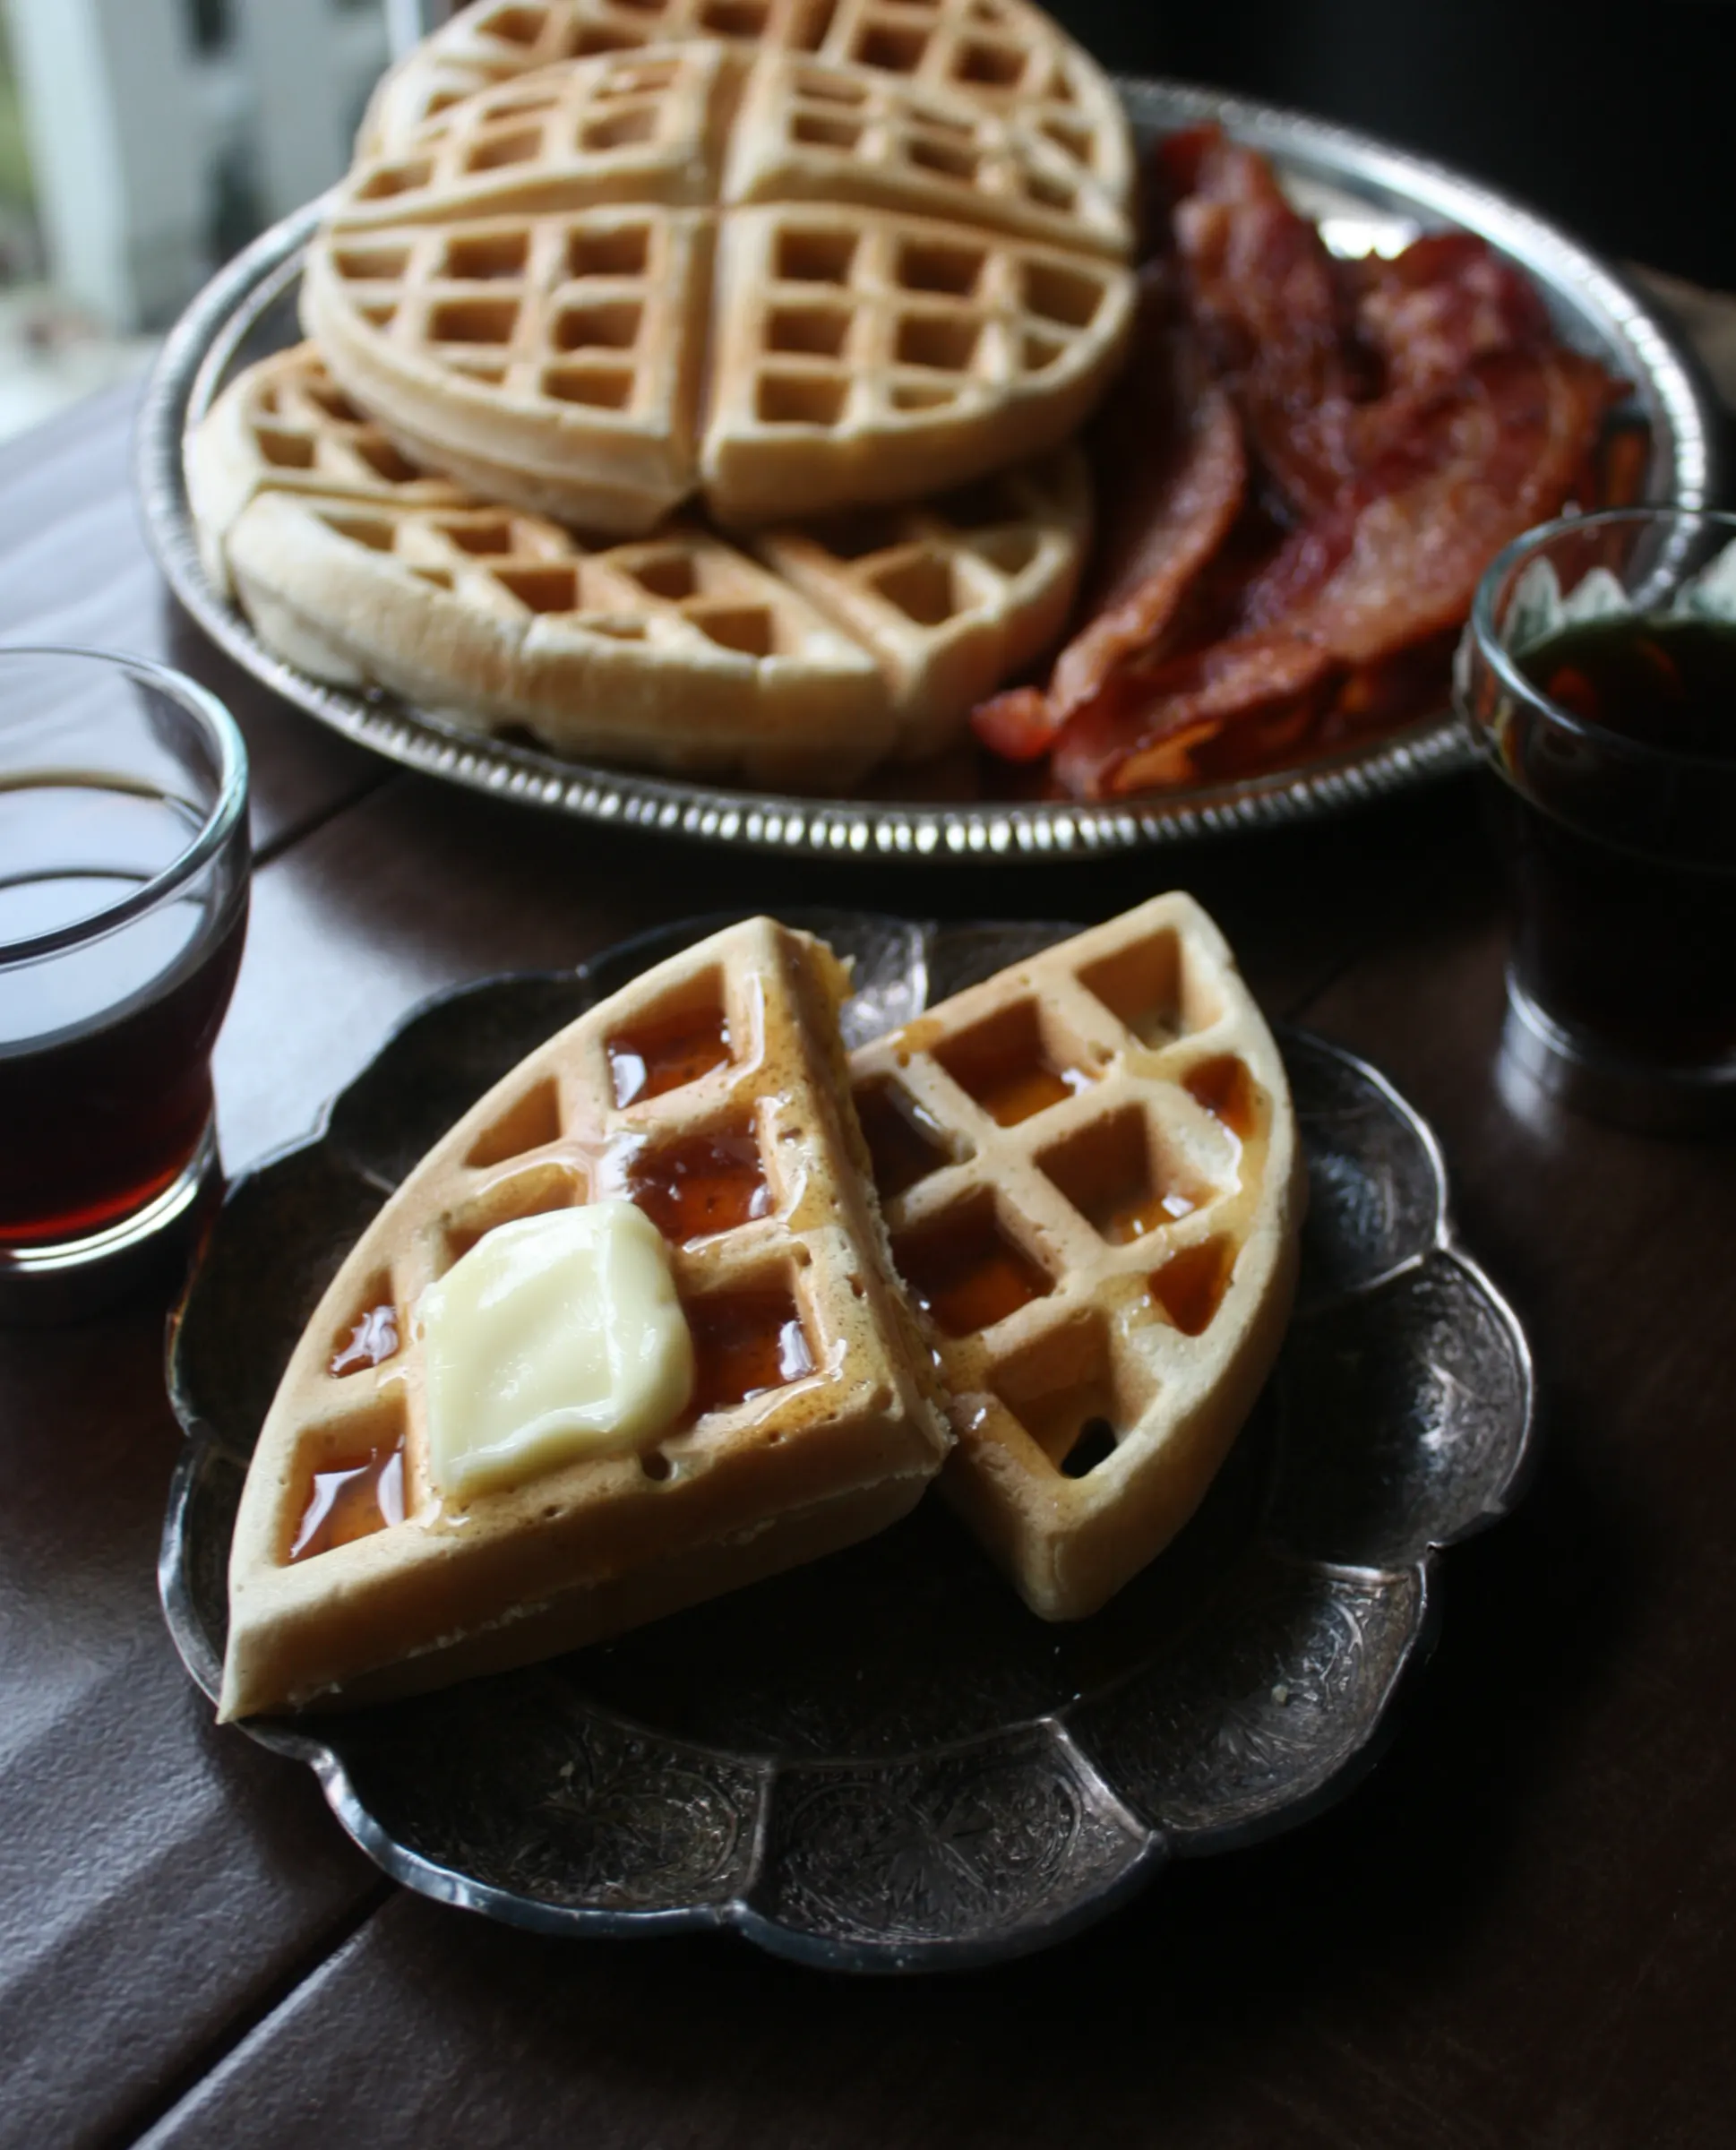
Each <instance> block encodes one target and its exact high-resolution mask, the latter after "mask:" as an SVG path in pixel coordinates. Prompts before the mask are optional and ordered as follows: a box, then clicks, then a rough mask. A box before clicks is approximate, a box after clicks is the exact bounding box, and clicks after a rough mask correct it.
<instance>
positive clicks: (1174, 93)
mask: <svg viewBox="0 0 1736 2150" xmlns="http://www.w3.org/2000/svg"><path fill="white" fill-rule="evenodd" d="M1117 86H1118V88H1119V89H1120V90H1121V92H1122V97H1123V99H1124V100H1125V102H1126V104H1127V107H1128V109H1129V112H1130V115H1131V117H1132V119H1133V122H1134V125H1135V128H1136V131H1137V132H1138V133H1139V134H1140V135H1141V136H1152V135H1157V134H1161V133H1165V132H1168V131H1170V130H1173V129H1174V128H1176V127H1179V126H1186V125H1194V124H1197V123H1199V122H1201V121H1205V120H1216V121H1218V122H1220V123H1221V124H1222V125H1224V126H1225V128H1226V129H1227V131H1228V132H1229V133H1232V134H1233V135H1234V136H1235V137H1236V138H1237V139H1238V140H1241V141H1245V142H1249V143H1250V144H1251V145H1252V146H1253V147H1254V148H1256V149H1259V150H1262V151H1263V152H1265V153H1267V154H1268V155H1270V156H1271V157H1272V158H1273V159H1275V161H1276V164H1277V166H1278V168H1279V170H1280V172H1281V175H1282V176H1283V177H1284V179H1285V184H1286V186H1287V187H1288V188H1289V189H1290V191H1291V192H1292V193H1293V195H1294V196H1295V198H1296V199H1297V201H1298V202H1299V203H1300V205H1301V206H1302V207H1303V208H1304V209H1305V210H1306V211H1308V213H1310V214H1311V215H1317V216H1320V217H1322V218H1323V219H1325V220H1326V224H1327V228H1328V237H1329V238H1331V237H1332V236H1334V235H1335V233H1336V236H1337V242H1338V244H1339V245H1341V246H1342V247H1343V249H1344V250H1345V251H1349V252H1361V251H1366V250H1367V249H1368V247H1369V246H1371V245H1397V244H1402V243H1403V240H1404V239H1405V237H1408V236H1414V234H1415V233H1416V232H1417V231H1419V230H1422V229H1428V228H1438V227H1440V226H1442V225H1459V226H1463V227H1464V228H1467V229H1469V230H1472V231H1474V232H1478V233H1480V234H1482V236H1484V237H1486V238H1488V239H1490V240H1491V241H1492V242H1493V243H1494V244H1495V245H1499V246H1500V247H1502V248H1503V249H1504V250H1505V251H1506V252H1508V254H1511V255H1512V256H1513V257H1514V258H1515V259H1516V260H1517V261H1518V262H1519V263H1520V264H1521V266H1522V267H1524V268H1525V270H1526V271H1528V272H1529V273H1530V274H1531V275H1532V276H1533V277H1534V279H1535V280H1536V281H1537V283H1538V286H1539V288H1540V289H1541V290H1542V292H1543V297H1544V298H1545V300H1546V301H1547V303H1548V304H1549V305H1550V307H1551V312H1552V313H1553V314H1554V315H1555V318H1556V322H1557V325H1558V328H1559V330H1560V332H1561V333H1562V334H1563V336H1564V337H1565V338H1566V339H1567V340H1569V341H1571V342H1573V343H1575V344H1577V345H1578V346H1579V347H1581V348H1585V349H1586V350H1588V351H1590V352H1591V353H1593V355H1594V356H1596V357H1600V358H1601V359H1603V362H1604V363H1605V364H1607V365H1609V366H1611V368H1612V369H1613V370H1615V371H1617V372H1618V373H1620V374H1621V375H1622V376H1623V377H1625V378H1626V379H1628V380H1629V381H1630V382H1631V383H1633V390H1634V396H1633V401H1634V403H1635V405H1636V406H1637V409H1639V411H1640V412H1641V413H1642V414H1643V415H1644V416H1645V417H1646V419H1647V420H1648V422H1649V424H1650V426H1651V427H1652V438H1653V447H1652V464H1651V468H1650V470H1649V471H1648V474H1647V484H1646V496H1647V497H1648V498H1649V499H1653V500H1657V501H1662V502H1666V503H1673V504H1675V505H1678V506H1682V507H1695V506H1699V505H1702V504H1704V503H1705V502H1706V500H1708V499H1710V498H1711V497H1713V495H1714V491H1715V482H1716V477H1717V472H1716V452H1715V443H1716V442H1717V439H1718V433H1717V424H1716V420H1715V417H1714V415H1713V405H1712V401H1711V398H1710V394H1709V391H1707V390H1706V388H1705V387H1704V385H1703V383H1701V381H1700V379H1699V376H1698V373H1697V367H1696V366H1694V364H1693V363H1692V361H1691V360H1689V358H1687V357H1684V355H1683V353H1682V351H1681V349H1680V346H1679V345H1678V343H1677V341H1676V340H1675V339H1674V338H1673V337H1672V335H1671V334H1670V332H1669V331H1667V330H1666V329H1665V328H1664V327H1663V324H1662V323H1660V322H1659V321H1658V319H1657V318H1656V317H1655V315H1654V314H1653V313H1652V312H1651V311H1650V309H1649V308H1648V307H1647V306H1646V304H1645V302H1644V301H1643V300H1642V299H1641V298H1640V297H1639V296H1638V295H1637V293H1636V292H1635V291H1634V290H1633V288H1631V287H1630V286H1629V285H1628V284H1627V283H1625V282H1624V281H1623V280H1621V279H1620V277H1619V276H1617V275H1616V274H1615V273H1614V272H1613V271H1611V270H1610V269H1608V268H1607V267H1606V266H1604V265H1603V263H1602V262H1599V261H1598V260H1597V259H1596V257H1595V256H1594V255H1593V254H1590V253H1588V252H1587V251H1586V249H1584V248H1583V247H1581V246H1579V245H1577V244H1576V243H1575V242H1574V241H1573V240H1572V239H1571V238H1569V237H1568V236H1567V235H1566V234H1565V233H1563V232H1562V231H1560V229H1559V228H1557V227H1556V226H1554V225H1553V224H1551V223H1550V222H1549V221H1547V220H1546V219H1543V218H1542V217H1540V216H1538V215H1536V214H1535V213H1534V212H1533V211H1530V210H1527V209H1525V208H1524V207H1522V206H1521V205H1519V204H1518V203H1517V202H1513V201H1511V200H1510V199H1509V198H1508V197H1507V196H1506V195H1504V194H1502V193H1498V192H1497V191H1495V190H1494V189H1492V188H1490V187H1487V186H1484V185H1482V184H1481V183H1480V182H1478V181H1475V180H1473V179H1470V178H1468V177H1466V176H1464V175H1462V174H1460V173H1457V172H1455V171H1453V170H1451V169H1449V168H1448V167H1446V166H1444V165H1440V164H1437V163H1434V162H1432V161H1431V160H1429V159H1424V158H1421V157H1416V156H1413V155H1412V154H1410V153H1409V152H1407V151H1405V150H1399V149H1397V148H1395V147H1393V146H1391V145H1389V144H1388V143H1385V142H1380V141H1379V140H1377V139H1376V138H1374V137H1372V136H1371V135H1367V134H1364V133H1361V132H1360V131H1358V130H1356V129H1354V128H1350V127H1345V126H1340V125H1335V124H1333V123H1330V122H1328V121H1325V120H1320V119H1316V118H1313V117H1311V116H1309V115H1307V114H1304V113H1300V112H1295V111H1293V110H1290V109H1287V108H1285V107H1277V106H1271V105H1265V104H1259V103H1255V102H1252V101H1250V100H1248V99H1242V98H1236V97H1231V96H1229V95H1227V94H1225V93H1224V92H1223V91H1220V90H1212V89H1207V88H1204V87H1201V86H1199V85H1195V84H1190V83H1184V82H1169V81H1151V80H1144V79H1135V78H1125V77H1124V78H1121V79H1120V80H1119V81H1118V85H1117ZM321 207H322V204H321V203H320V202H312V203H309V204H308V205H307V206H306V207H305V208H304V209H302V210H300V211H296V213H295V214H293V215H292V216H290V217H288V218H286V219H284V220H283V221H282V222H281V223H279V224H278V225H276V226H274V227H273V228H271V230H270V231H267V232H266V233H264V234H263V235H262V237H260V238H259V239H258V240H257V241H255V242H254V245H252V246H250V247H249V248H248V249H247V250H246V251H245V253H244V254H240V255H239V256H237V257H236V260H235V261H234V262H231V263H229V264H228V267H227V268H225V269H224V270H222V271H220V272H219V274H218V275H217V276H216V277H215V278H214V279H213V280H212V281H211V283H210V284H209V285H207V287H206V288H205V289H204V290H203V291H202V293H201V295H200V296H199V297H198V298H196V299H195V300H194V301H193V305H191V306H190V307H189V309H188V310H187V312H186V313H185V314H184V315H183V317H182V319H181V321H180V323H178V324H177V326H176V329H175V330H174V331H173V332H172V333H171V335H170V336H169V338H168V342H167V343H166V345H165V347H164V349H163V351H162V354H161V356H160V357H159V362H158V364H157V366H156V368H155V370H154V372H153V374H152V375H151V378H150V383H149V385H148V387H147V389H146V391H145V397H144V401H143V405H142V410H141V414H140V420H139V428H138V435H137V448H136V456H135V476H136V484H137V489H138V493H139V497H140V502H141V505H142V512H143V516H144V521H145V528H146V532H147V535H148V537H149V538H150V543H151V546H152V549H153V550H154V552H155V554H156V556H157V559H158V562H159V564H160V566H161V568H162V571H163V572H164V574H165V576H166V577H167V579H168V582H169V585H170V587H171V589H173V590H174V593H175V595H176V598H178V599H179V600H180V602H181V604H182V605H183V606H185V609H186V610H187V611H188V612H189V613H190V614H191V615H192V616H193V619H194V620H195V621H196V622H197V623H198V624H199V625H200V626H201V627H202V629H203V631H204V632H205V633H206V634H207V635H208V636H209V637H210V638H211V641H214V642H215V643H216V644H217V645H218V646H219V649H222V650H224V651H225V652H226V654H227V655H228V656H229V657H231V658H234V659H235V661H236V663H237V664H239V665H240V666H241V667H243V669H244V670H245V671H246V672H248V673H249V674H250V675H252V676H253V677H254V679H256V680H258V681H259V682H260V683H261V684H263V685H264V686H266V687H268V688H270V689H271V691H272V692H275V693H277V694H279V695H281V696H282V697H283V698H284V699H285V700H286V701H289V702H291V703H292V704H294V705H295V707H296V708H297V709H299V710H302V711H304V712H305V714H306V715H308V716H310V717H313V718H316V719H317V720H318V721H319V722H320V723H322V724H324V725H326V726H328V727H330V728H331V729H332V730H334V731H337V732H339V733H341V734H342V735H344V736H346V737H348V738H349V739H352V740H354V741H356V742H357V744H361V745H363V746H365V747H368V748H370V749H371V750H372V751H374V753H379V754H382V755H384V756H385V757H386V758H387V759H389V760H391V761H395V762H398V763H400V764H401V765H402V766H404V767H406V768H409V769H413V770H419V771H420V772H422V773H423V774H425V775H429V776H433V777H436V778H440V779H442V780H443V781H445V782H449V783H452V784H456V785H459V786H460V787H464V788H466V789H468V790H472V791H477V792H482V793H486V794H488V795H491V796H497V797H503V798H511V799H516V800H519V801H520V802H522V803H524V804H529V805H532V806H537V807H539V808H542V809H543V810H545V811H547V812H552V813H562V814H565V815H568V816H571V817H572V818H575V819H578V820H580V821H590V822H596V823H602V824H605V825H609V826H614V827H622V828H637V829H640V830H649V831H656V832H662V833H665V834H669V835H675V836H679V837H683V838H686V839H693V840H697V841H700V842H704V843H708V844H717V845H723V846H726V847H736V848H743V849H749V850H756V851H764V852H772V853H783V854H787V855H793V856H804V857H844V858H850V857H855V858H873V859H875V860H878V861H881V862H884V863H888V864H913V865H920V864H996V863H1002V862H1004V861H1006V860H1007V859H1009V858H1018V859H1019V860H1021V861H1037V860H1076V859H1080V858H1090V857H1102V856H1110V855H1113V854H1118V853H1123V852H1129V851H1141V850H1148V849H1152V848H1154V847H1159V846H1162V845H1165V844H1172V843H1176V842H1180V841H1183V840H1185V839H1191V838H1194V837H1199V836H1208V835H1225V834H1228V833H1231V832H1233V831H1235V830H1244V829H1250V828H1269V827H1280V826H1284V825H1286V824H1289V823H1292V822H1296V821H1312V820H1316V819H1319V818H1321V817H1323V816H1328V815H1331V814H1335V813H1341V812H1343V811H1345V810H1346V809H1347V808H1350V807H1353V806H1355V805H1357V804H1362V803H1363V802H1366V801H1369V800H1372V799H1376V798H1379V797H1383V796H1388V795H1389V794H1393V793H1397V792H1404V791H1409V790H1412V789H1414V788H1415V787H1418V786H1420V785H1424V784H1428V783H1431V782H1433V781H1435V780H1436V779H1438V778H1441V777H1445V776H1448V775H1451V774H1452V773H1454V772H1455V771H1457V770H1464V769H1465V768H1468V767H1469V766H1470V765H1471V763H1472V761H1473V760H1474V748H1473V746H1472V745H1471V743H1470V741H1469V738H1468V736H1467V735H1466V734H1465V731H1464V729H1463V727H1461V726H1460V724H1459V722H1458V720H1457V718H1455V717H1454V716H1453V715H1452V714H1451V713H1450V712H1441V713H1440V714H1439V715H1436V716H1433V717H1429V718H1423V719H1422V720H1421V721H1419V722H1417V723H1415V724H1413V725H1411V726H1408V727H1405V728H1404V729H1403V730H1401V731H1399V732H1397V733H1394V734H1391V735H1386V736H1383V737H1380V738H1378V739H1376V740H1373V741H1371V742H1366V743H1363V744H1361V745H1358V746H1356V747H1354V748H1351V749H1348V750H1346V751H1345V752H1343V753H1339V754H1336V755H1333V756H1328V757H1325V758H1322V759H1320V760H1318V761H1312V762H1311V763H1309V764H1308V765H1306V766H1305V767H1302V768H1300V769H1292V770H1279V771H1276V772H1273V773H1271V774H1269V775H1264V776H1259V777H1255V778H1246V779H1243V780H1241V781H1239V782H1236V783H1233V784H1224V785H1217V786H1213V787H1201V788H1199V789H1194V790H1190V791H1186V792H1180V793H1175V794H1172V795H1165V796H1162V797H1154V798H1150V799H1146V800H1136V801H1124V802H1116V803H1109V804H1071V803H1068V802H1061V801H1045V802H1041V803H1036V804H1018V805H1008V804H993V803H984V802H958V803H951V802H920V801H917V802H895V801H884V802H882V801H879V800H867V799H839V800H819V799H810V798H796V797H789V796H778V795H775V794H771V793H767V792H761V791H754V790H750V789H744V788H742V787H732V786H729V785H724V784H706V783H698V782H693V781H690V780H684V779H681V778H662V777H653V776H649V775H640V774H637V773H634V772H632V771H626V770H614V769H606V768H603V767H601V766H598V765H596V764H592V763H586V762H576V761H562V760H559V759H557V758H555V757H554V756H553V755H550V754H546V753H539V752H537V750H535V749H534V748H531V747H529V746H523V745H520V744H515V743H512V742H508V741H503V740H497V739H493V738H490V737H488V736H486V735H483V734H480V733H477V732H475V731H472V730H468V729H466V728H464V727H461V726H460V725H458V724H456V723H454V722H451V720H449V719H446V718H441V717H438V716H435V715H434V714H432V713H430V712H427V711H424V710H416V709H412V708H410V707H409V706H408V705H407V704H405V703H403V702H400V701H398V700H397V699H396V698H394V697H392V696H390V695H386V694H383V693H381V692H349V691H348V690H345V689H341V688H337V687H331V686H327V685H325V684H322V683H321V682H320V681H317V680H314V679H313V678H311V677H310V676H309V675H307V674H305V673H304V672H302V671H300V670H299V669H298V668H297V667H294V666H292V665H289V664H288V663H286V662H285V661H284V660H283V659H282V658H279V657H277V656H275V655H273V653H272V652H271V650H269V649H266V647H265V646H264V644H263V643H262V641H260V640H259V638H258V637H257V635H255V634H254V631H253V629H252V627H251V626H250V625H249V624H248V623H247V621H246V620H245V617H244V616H243V615H242V614H241V613H240V612H239V611H238V610H237V609H236V606H233V605H232V604H231V603H230V602H229V601H228V598H225V597H224V596H223V595H222V594H221V593H220V592H219V590H218V589H217V588H216V587H215V586H214V584H213V583H212V581H211V578H210V576H209V574H208V573H207V572H206V569H205V567H204V564H203V563H202V559H201V556H200V548H199V543H198V538H197V533H196V531H195V529H194V526H193V516H192V512H191V509H190V507H189V504H188V498H187V486H186V476H185V443H186V439H187V435H188V433H189V430H190V428H191V427H192V426H193V425H195V424H196V423H197V421H198V419H199V418H200V417H201V416H202V414H203V412H204V411H205V410H207V409H209V408H210V406H211V401H212V400H214V399H215V397H216V395H217V394H218V393H219V391H220V390H221V388H222V387H223V385H224V384H225V383H226V382H227V381H228V379H229V378H231V377H232V376H233V374H234V373H235V371H236V370H237V369H238V367H239V366H242V365H243V364H246V363H251V362H252V361H253V360H254V359H256V358H259V357H263V356H265V355H266V353H267V352H268V351H270V350H272V349H277V348H282V347H283V346H284V345H285V344H286V343H287V342H288V341H290V340H293V338H294V335H295V332H296V331H295V330H294V328H293V321H294V306H293V302H294V298H295V295H296V290H297V288H298V286H299V280H300V263H301V258H302V255H303V253H304V252H305V247H306V245H307V243H308V240H309V238H310V237H311V236H312V234H313V231H314V227H315V226H316V224H317V222H318V219H319V215H320V211H321ZM1335 219H1336V221H1335Z"/></svg>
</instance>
